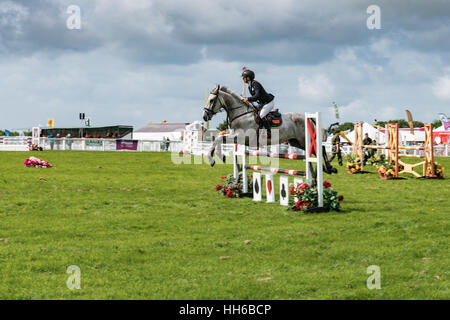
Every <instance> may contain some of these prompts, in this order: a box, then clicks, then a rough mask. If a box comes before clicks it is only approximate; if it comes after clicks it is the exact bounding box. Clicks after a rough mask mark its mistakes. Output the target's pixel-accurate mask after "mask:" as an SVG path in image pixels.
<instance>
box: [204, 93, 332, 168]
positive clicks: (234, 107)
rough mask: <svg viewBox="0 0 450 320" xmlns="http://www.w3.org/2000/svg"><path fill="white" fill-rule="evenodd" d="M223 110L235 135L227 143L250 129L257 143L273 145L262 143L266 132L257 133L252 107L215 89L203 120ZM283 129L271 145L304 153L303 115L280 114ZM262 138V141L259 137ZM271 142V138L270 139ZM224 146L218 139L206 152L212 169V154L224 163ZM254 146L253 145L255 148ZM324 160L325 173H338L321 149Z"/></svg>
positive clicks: (205, 109)
mask: <svg viewBox="0 0 450 320" xmlns="http://www.w3.org/2000/svg"><path fill="white" fill-rule="evenodd" d="M222 109H223V110H225V111H226V113H227V119H228V126H229V127H230V128H231V129H233V131H234V132H236V133H234V134H232V135H231V136H228V137H227V139H228V141H230V140H232V139H234V141H237V140H238V138H239V132H248V131H251V130H249V129H253V131H254V132H260V135H259V138H258V141H267V144H268V145H270V144H271V143H272V141H270V140H266V139H265V130H260V131H258V129H259V125H258V124H257V123H256V121H255V112H254V107H252V106H251V105H250V104H247V103H245V102H243V101H241V97H240V96H239V95H237V94H236V93H234V92H233V91H232V90H230V89H228V88H227V87H220V86H219V85H217V86H216V87H215V88H214V89H213V90H212V91H211V92H210V94H209V97H208V99H207V101H206V106H205V108H204V109H203V120H204V121H209V120H211V118H212V117H213V116H214V115H215V114H216V113H218V112H219V111H221V110H222ZM282 120H283V121H282V125H281V126H279V127H277V128H276V129H278V137H277V138H278V139H276V141H273V143H274V144H279V143H283V142H287V143H289V145H290V146H293V147H296V148H300V149H302V150H305V117H304V115H303V114H299V113H295V112H289V113H284V114H282ZM263 135H264V137H262V136H263ZM272 138H274V137H272ZM224 142H225V136H219V137H218V138H217V139H216V140H215V141H214V143H213V145H212V146H211V149H210V150H209V152H208V159H209V163H210V164H211V166H214V164H215V160H214V153H216V154H217V156H218V157H219V158H220V159H222V161H225V157H224V155H223V153H222V147H221V145H222V144H223V143H224ZM250 143H251V141H250V140H249V139H245V144H246V145H249V144H250ZM254 145H255V144H252V146H254ZM322 154H323V158H324V172H326V173H329V174H331V173H337V170H336V168H333V167H332V166H331V164H330V163H329V161H328V157H327V154H326V152H325V147H323V153H322Z"/></svg>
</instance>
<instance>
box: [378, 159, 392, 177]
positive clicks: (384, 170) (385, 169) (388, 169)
mask: <svg viewBox="0 0 450 320" xmlns="http://www.w3.org/2000/svg"><path fill="white" fill-rule="evenodd" d="M377 168H378V175H379V176H380V179H383V180H388V179H392V178H394V175H395V168H394V166H392V165H390V164H388V163H387V162H385V163H383V164H381V165H379V166H378V167H377Z"/></svg>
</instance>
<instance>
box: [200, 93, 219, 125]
mask: <svg viewBox="0 0 450 320" xmlns="http://www.w3.org/2000/svg"><path fill="white" fill-rule="evenodd" d="M219 94H220V85H216V87H215V88H214V89H213V90H212V91H211V92H210V93H209V97H208V99H207V100H206V106H205V107H204V108H203V120H205V121H209V120H211V118H212V117H213V116H214V115H215V114H216V113H217V112H219V111H220V109H222V108H223V99H221V97H219Z"/></svg>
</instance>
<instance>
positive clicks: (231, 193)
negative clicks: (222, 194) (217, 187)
mask: <svg viewBox="0 0 450 320" xmlns="http://www.w3.org/2000/svg"><path fill="white" fill-rule="evenodd" d="M233 196H234V192H233V191H232V190H228V191H227V197H228V198H232V197H233Z"/></svg>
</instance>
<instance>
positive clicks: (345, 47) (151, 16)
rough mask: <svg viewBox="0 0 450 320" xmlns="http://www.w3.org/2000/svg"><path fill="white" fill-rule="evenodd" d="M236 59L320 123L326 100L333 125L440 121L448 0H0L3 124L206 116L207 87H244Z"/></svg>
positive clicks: (449, 57)
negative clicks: (376, 25) (73, 9)
mask: <svg viewBox="0 0 450 320" xmlns="http://www.w3.org/2000/svg"><path fill="white" fill-rule="evenodd" d="M70 5H76V6H78V7H79V8H80V21H81V25H80V29H69V28H68V26H67V20H68V19H69V21H73V20H72V19H70V17H71V15H72V13H68V11H67V9H68V7H69V6H70ZM370 5H377V6H378V7H379V8H380V27H381V28H380V29H369V28H368V27H367V20H368V19H369V20H370V19H371V16H372V14H373V12H369V13H367V8H368V7H369V6H370ZM370 21H373V20H370ZM243 66H246V67H248V68H249V69H251V70H253V71H255V73H256V79H257V80H258V81H260V82H261V83H262V84H263V86H264V87H265V88H266V90H267V91H268V92H271V93H273V94H274V95H275V97H276V98H275V99H276V100H275V104H276V107H277V108H279V109H280V111H282V112H300V113H304V112H316V111H320V112H322V117H323V122H324V123H323V125H327V124H329V123H331V122H335V121H336V118H335V112H334V108H333V102H334V101H335V102H336V103H337V105H338V106H339V114H340V119H339V121H340V122H347V121H351V122H356V121H367V122H373V121H374V120H375V119H377V120H390V119H399V118H406V114H405V109H408V110H410V111H411V112H412V114H413V117H414V120H418V121H423V122H431V121H432V120H434V119H437V118H438V115H437V114H438V113H441V112H442V113H446V114H447V115H448V116H450V1H448V0H428V1H424V0H418V1H415V0H409V1H408V0H396V1H392V0H391V1H375V0H371V1H365V0H358V1H357V0H342V1H336V0H305V1H298V0H296V1H293V0H278V1H266V0H259V1H248V0H209V1H207V0H189V1H188V0H177V1H173V0H70V1H66V0H15V1H10V0H0V75H1V77H0V108H1V117H0V129H14V128H20V129H22V128H31V127H33V126H37V125H42V126H45V125H46V124H47V119H49V118H53V119H54V121H55V126H56V127H64V126H78V125H79V124H80V121H79V119H78V115H79V113H80V112H84V113H86V115H87V116H88V117H90V118H91V120H92V125H94V126H102V125H116V124H122V125H133V126H134V127H135V128H136V129H137V128H139V127H141V126H143V125H144V124H146V123H148V122H161V121H163V120H166V121H168V122H179V121H183V122H191V121H195V120H200V121H202V120H201V118H202V108H203V107H204V105H205V96H206V91H207V89H208V88H209V89H212V88H214V86H215V84H220V85H226V86H228V87H230V88H231V89H233V90H234V91H236V92H237V93H239V94H240V93H241V90H242V80H241V78H240V74H241V68H242V67H243ZM247 94H248V92H247ZM224 119H225V115H224V114H223V113H221V114H219V115H217V116H216V117H215V118H214V121H212V126H215V125H217V124H218V123H219V122H222V121H223V120H224Z"/></svg>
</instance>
